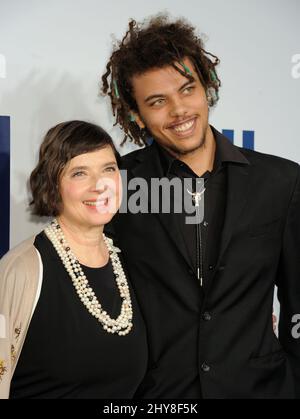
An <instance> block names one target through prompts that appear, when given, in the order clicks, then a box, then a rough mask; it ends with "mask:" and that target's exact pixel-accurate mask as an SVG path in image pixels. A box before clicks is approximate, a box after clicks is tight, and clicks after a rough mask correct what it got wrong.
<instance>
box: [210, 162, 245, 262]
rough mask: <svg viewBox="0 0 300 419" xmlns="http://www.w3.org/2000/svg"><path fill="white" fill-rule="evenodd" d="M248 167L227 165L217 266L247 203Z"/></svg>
mask: <svg viewBox="0 0 300 419" xmlns="http://www.w3.org/2000/svg"><path fill="white" fill-rule="evenodd" d="M249 172H250V165H243V166H241V165H236V164H231V165H228V172H227V174H228V178H227V202H226V210H225V222H224V227H223V231H222V236H221V244H220V252H219V257H218V262H217V266H219V264H220V262H221V259H222V256H223V254H224V252H225V250H226V249H227V247H228V245H229V242H230V240H231V237H232V234H233V231H234V229H235V226H236V224H237V222H238V220H239V219H240V216H241V214H242V213H243V209H244V208H245V206H246V203H247V197H248V190H249V183H250V182H249V176H248V175H249Z"/></svg>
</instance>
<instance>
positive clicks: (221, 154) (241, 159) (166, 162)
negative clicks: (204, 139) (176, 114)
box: [155, 126, 249, 176]
mask: <svg viewBox="0 0 300 419" xmlns="http://www.w3.org/2000/svg"><path fill="white" fill-rule="evenodd" d="M211 128H212V131H213V134H214V139H215V142H216V151H215V159H214V167H213V172H215V171H217V170H218V169H219V168H221V167H222V166H223V165H224V164H225V163H239V164H249V161H248V160H247V159H246V157H245V156H244V155H243V154H242V153H241V151H240V150H239V149H238V147H236V146H234V145H233V144H232V143H231V142H230V141H229V140H228V139H227V138H226V137H225V136H224V135H223V134H221V133H220V132H219V131H217V130H216V129H215V128H214V127H212V126H211ZM155 146H156V147H157V148H158V151H159V156H160V161H161V165H162V169H163V173H164V175H165V176H168V174H169V172H170V170H171V169H172V166H173V164H174V162H175V161H177V162H178V160H177V159H176V158H175V157H174V156H172V155H171V154H170V153H169V152H168V151H167V150H166V149H165V148H163V147H162V146H160V145H159V144H158V143H157V142H156V141H155Z"/></svg>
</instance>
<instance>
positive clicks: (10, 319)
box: [0, 236, 43, 399]
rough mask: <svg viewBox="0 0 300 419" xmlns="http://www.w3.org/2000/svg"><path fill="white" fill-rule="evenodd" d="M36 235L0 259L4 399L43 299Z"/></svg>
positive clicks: (0, 354)
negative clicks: (35, 243) (40, 301)
mask: <svg viewBox="0 0 300 419" xmlns="http://www.w3.org/2000/svg"><path fill="white" fill-rule="evenodd" d="M34 239H35V236H34V237H31V238H30V239H28V240H25V241H24V242H22V243H21V244H19V245H18V246H17V247H15V248H14V249H12V250H11V251H9V252H8V253H7V254H6V255H5V256H3V258H2V259H1V260H0V399H6V398H8V397H9V389H10V383H11V379H12V376H13V373H14V370H15V367H16V364H17V362H18V359H19V356H20V352H21V349H22V346H23V343H24V340H25V337H26V333H27V330H28V327H29V323H30V320H31V317H32V314H33V312H34V309H35V307H36V304H37V301H38V299H39V295H40V290H41V285H42V277H43V265H42V261H41V257H40V254H39V252H38V250H37V249H36V248H35V247H34V246H33V243H34Z"/></svg>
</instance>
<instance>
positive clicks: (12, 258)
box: [0, 236, 38, 275]
mask: <svg viewBox="0 0 300 419" xmlns="http://www.w3.org/2000/svg"><path fill="white" fill-rule="evenodd" d="M35 237H36V236H32V237H30V238H28V239H26V240H24V241H23V242H21V243H20V244H18V245H17V246H15V247H14V248H12V249H11V250H9V251H8V252H7V253H6V254H5V255H4V256H3V257H2V258H1V260H0V273H1V274H2V275H3V274H4V273H6V272H10V271H12V270H13V271H14V270H17V269H18V268H20V269H22V270H24V269H25V271H26V267H27V268H30V269H31V270H32V269H33V268H34V267H36V266H38V254H37V252H36V249H35V247H34V240H35Z"/></svg>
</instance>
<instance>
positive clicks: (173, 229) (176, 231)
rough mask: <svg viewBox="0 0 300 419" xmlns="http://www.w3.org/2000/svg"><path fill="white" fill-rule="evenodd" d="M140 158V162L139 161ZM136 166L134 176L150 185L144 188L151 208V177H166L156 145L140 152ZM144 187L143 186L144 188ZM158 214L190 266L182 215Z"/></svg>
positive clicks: (166, 230)
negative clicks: (181, 219)
mask: <svg viewBox="0 0 300 419" xmlns="http://www.w3.org/2000/svg"><path fill="white" fill-rule="evenodd" d="M137 160H138V162H137ZM136 163H138V164H135V166H134V168H133V169H132V170H131V172H132V174H133V176H134V177H140V178H143V179H145V180H146V182H147V185H148V191H146V190H144V191H143V192H144V193H145V195H148V202H149V210H150V208H151V206H150V204H151V179H153V178H159V179H161V178H162V177H164V174H163V170H162V167H161V163H160V158H159V154H158V151H157V148H156V147H155V146H154V145H151V146H149V147H147V148H146V149H145V150H144V152H141V153H138V154H137V158H136ZM142 189H143V188H142ZM153 215H154V216H157V217H158V218H159V220H160V222H161V224H162V226H163V228H164V230H165V232H166V234H167V235H168V236H169V237H170V239H171V240H172V241H173V243H174V245H175V246H176V248H177V249H178V250H179V252H180V254H181V255H182V256H183V257H184V259H185V260H186V262H187V263H188V265H189V266H190V267H192V263H191V260H190V256H189V254H188V250H187V247H186V245H185V242H184V240H183V237H182V232H181V230H180V225H179V223H180V216H179V214H174V215H173V216H170V214H169V213H161V212H159V213H157V214H153Z"/></svg>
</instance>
